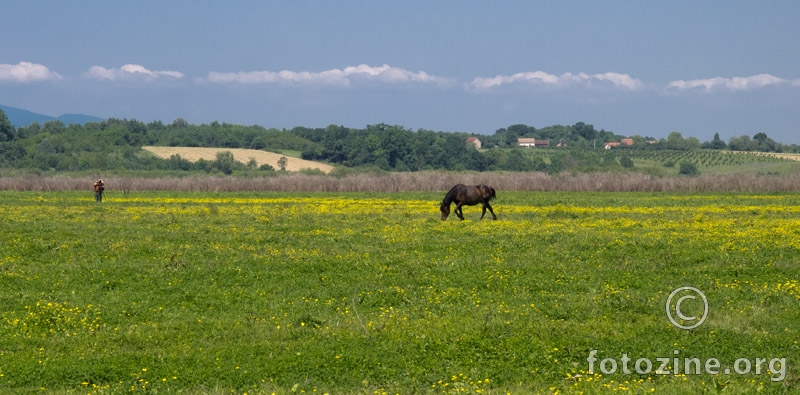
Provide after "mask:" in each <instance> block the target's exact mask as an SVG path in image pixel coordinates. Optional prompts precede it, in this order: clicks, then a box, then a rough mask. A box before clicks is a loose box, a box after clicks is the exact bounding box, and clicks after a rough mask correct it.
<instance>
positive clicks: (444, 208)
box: [439, 202, 450, 221]
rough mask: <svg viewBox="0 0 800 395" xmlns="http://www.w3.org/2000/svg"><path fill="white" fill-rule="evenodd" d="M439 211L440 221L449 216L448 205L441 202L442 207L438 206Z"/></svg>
mask: <svg viewBox="0 0 800 395" xmlns="http://www.w3.org/2000/svg"><path fill="white" fill-rule="evenodd" d="M439 210H441V211H442V221H444V220H446V219H447V216H448V215H450V205H449V204H444V202H442V205H441V206H439Z"/></svg>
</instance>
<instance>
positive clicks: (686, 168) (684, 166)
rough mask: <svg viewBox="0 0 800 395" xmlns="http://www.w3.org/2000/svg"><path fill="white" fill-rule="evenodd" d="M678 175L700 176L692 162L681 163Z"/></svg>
mask: <svg viewBox="0 0 800 395" xmlns="http://www.w3.org/2000/svg"><path fill="white" fill-rule="evenodd" d="M678 174H684V175H687V176H693V175H696V174H698V171H697V165H695V164H694V163H692V162H685V161H684V162H681V166H680V168H679V170H678Z"/></svg>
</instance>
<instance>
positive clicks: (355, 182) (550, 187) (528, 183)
mask: <svg viewBox="0 0 800 395" xmlns="http://www.w3.org/2000/svg"><path fill="white" fill-rule="evenodd" d="M93 181H94V178H91V177H66V176H33V177H0V190H18V191H67V190H87V191H89V190H91V186H92V182H93ZM104 181H105V182H106V185H107V191H119V192H122V193H128V192H135V191H197V192H250V191H253V192H256V191H277V192H405V191H422V192H440V191H446V190H448V189H450V187H452V186H453V185H454V184H457V183H463V184H488V185H491V186H492V187H494V188H495V189H497V190H498V191H503V190H506V191H567V192H590V191H596V192H696V193H702V192H791V191H798V190H800V175H796V174H792V175H784V176H763V175H736V174H731V175H701V176H697V177H655V176H650V175H645V174H638V173H629V174H617V173H591V174H567V173H564V174H559V175H555V176H550V175H547V174H544V173H540V172H522V173H446V172H416V173H390V174H359V175H350V176H345V177H333V176H325V175H309V174H296V173H295V174H288V175H281V176H273V177H264V178H238V177H182V178H176V177H166V178H137V177H107V178H105V179H104Z"/></svg>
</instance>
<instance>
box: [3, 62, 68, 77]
mask: <svg viewBox="0 0 800 395" xmlns="http://www.w3.org/2000/svg"><path fill="white" fill-rule="evenodd" d="M60 79H61V76H60V75H59V74H58V73H56V72H55V71H51V70H50V69H48V68H47V67H46V66H43V65H41V64H36V63H31V62H19V63H18V64H0V81H12V82H33V81H51V80H60Z"/></svg>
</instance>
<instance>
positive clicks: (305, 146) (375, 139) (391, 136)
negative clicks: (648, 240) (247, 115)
mask: <svg viewBox="0 0 800 395" xmlns="http://www.w3.org/2000/svg"><path fill="white" fill-rule="evenodd" d="M470 137H478V138H479V139H480V140H481V141H482V148H483V149H481V150H478V149H476V148H475V146H473V145H472V144H467V143H466V140H467V139H468V138H470ZM519 138H533V139H539V140H548V141H549V142H550V147H551V148H555V147H556V146H557V145H560V146H561V147H560V148H559V149H552V150H551V151H552V152H551V153H550V154H549V156H548V160H547V162H545V161H544V160H543V159H542V158H541V157H540V156H532V155H527V154H526V152H525V149H522V148H518V139H519ZM623 138H625V136H620V135H616V134H614V133H613V132H609V131H605V130H599V131H598V130H595V129H594V127H593V126H592V125H588V124H585V123H583V122H578V123H576V124H575V125H572V126H562V125H555V126H548V127H545V128H541V129H536V128H534V127H532V126H527V125H521V124H519V125H512V126H509V127H507V128H503V129H498V130H497V131H496V132H495V133H494V134H493V135H474V134H468V133H459V132H455V133H448V132H435V131H431V130H424V129H420V130H417V131H412V130H409V129H406V128H403V127H401V126H396V125H386V124H378V125H368V126H367V127H366V128H364V129H353V128H347V127H344V126H337V125H331V126H328V127H327V128H307V127H296V128H293V129H290V130H287V129H283V130H278V129H274V128H271V129H267V128H264V127H261V126H258V125H253V126H243V125H234V124H227V123H218V122H212V123H211V124H202V125H191V124H189V123H188V122H186V121H185V120H183V119H176V120H175V121H173V122H172V123H170V124H164V123H162V122H160V121H156V122H151V123H148V124H145V123H142V122H139V121H137V120H133V119H132V120H126V119H114V118H111V119H108V120H105V121H102V122H92V123H87V124H85V125H77V124H70V125H65V124H64V123H63V122H61V121H48V122H45V123H44V124H41V125H40V124H38V123H33V124H31V125H29V126H26V127H21V128H18V129H15V128H14V126H13V125H12V124H11V123H10V122H9V121H8V119H7V118H6V116H5V114H3V112H2V111H0V168H18V169H40V170H58V171H85V170H109V169H124V170H182V171H206V172H211V171H215V170H216V171H220V172H222V173H225V174H231V173H232V172H233V171H234V170H237V169H243V168H250V169H255V163H249V164H241V163H238V162H235V161H233V160H232V157H227V156H222V157H218V158H217V159H216V160H214V161H202V160H201V161H198V162H190V161H188V160H186V159H184V158H181V157H180V156H173V157H171V158H169V159H160V158H157V157H155V156H153V155H151V154H149V153H147V152H144V151H142V150H141V147H142V146H146V145H155V146H187V147H215V148H249V149H258V150H267V151H279V150H291V151H295V152H301V153H302V154H301V156H302V157H303V158H304V159H310V160H321V161H327V162H330V163H335V164H341V165H344V166H347V167H371V168H378V169H382V170H386V171H418V170H432V169H446V170H476V171H487V170H509V171H520V170H540V171H550V172H557V171H560V170H562V169H564V168H570V167H575V164H576V163H580V164H581V165H584V166H600V167H602V166H605V165H608V164H610V163H611V162H614V163H617V157H609V156H608V155H607V154H604V153H603V152H602V150H601V148H602V145H603V144H604V143H605V142H608V141H620V140H621V139H623ZM631 139H632V141H634V142H635V144H634V146H635V147H637V149H654V150H655V149H670V150H692V149H700V148H709V149H725V148H727V149H730V150H747V151H769V152H781V151H790V150H792V151H797V148H798V147H797V146H795V145H792V146H785V145H782V144H779V143H776V142H775V141H774V140H772V139H771V138H769V137H767V135H766V134H764V133H758V134H756V135H755V136H753V138H752V139H751V138H750V137H748V136H746V135H745V136H741V137H736V138H732V139H731V140H730V142H728V143H727V144H726V143H725V142H724V141H722V140H721V139H720V138H719V134H715V135H714V139H713V140H712V141H710V142H704V143H702V144H701V143H700V141H699V140H698V139H696V138H693V137H692V138H684V137H683V136H682V135H681V134H680V133H679V132H673V133H670V135H669V136H668V137H667V138H666V139H661V140H660V141H658V142H657V144H648V142H649V143H652V142H655V139H653V138H647V137H641V136H632V137H631ZM621 148H625V147H621ZM619 160H620V161H619V164H620V165H622V166H623V167H629V166H631V165H632V163H631V162H630V161H629V160H625V158H624V155H623V156H622V157H620V159H619ZM262 170H273V169H272V168H271V167H269V166H264V167H262Z"/></svg>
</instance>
